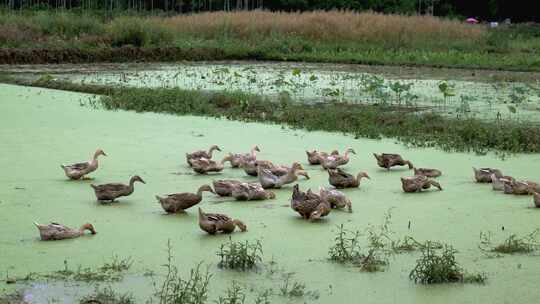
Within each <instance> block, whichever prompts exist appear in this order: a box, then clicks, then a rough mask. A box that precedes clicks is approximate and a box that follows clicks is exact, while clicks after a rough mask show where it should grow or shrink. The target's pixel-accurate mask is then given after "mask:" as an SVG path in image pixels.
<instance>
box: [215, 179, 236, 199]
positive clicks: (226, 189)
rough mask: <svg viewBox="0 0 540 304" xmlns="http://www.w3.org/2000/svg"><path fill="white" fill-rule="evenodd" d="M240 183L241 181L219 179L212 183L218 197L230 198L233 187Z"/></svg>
mask: <svg viewBox="0 0 540 304" xmlns="http://www.w3.org/2000/svg"><path fill="white" fill-rule="evenodd" d="M240 183H241V181H237V180H233V179H220V180H215V181H213V182H212V184H213V186H214V191H215V192H216V194H217V195H219V196H231V195H232V189H233V187H234V186H235V185H238V184H240Z"/></svg>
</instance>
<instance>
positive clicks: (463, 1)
mask: <svg viewBox="0 0 540 304" xmlns="http://www.w3.org/2000/svg"><path fill="white" fill-rule="evenodd" d="M1 1H2V2H3V3H2V4H3V6H4V7H5V8H8V9H25V8H33V9H36V8H41V9H73V8H77V9H82V10H90V9H104V10H137V11H153V10H161V11H165V12H176V13H191V12H202V11H232V10H253V9H267V10H273V11H309V10H332V9H347V10H358V11H365V10H371V11H375V12H381V13H398V14H428V15H436V16H450V17H476V18H479V19H480V20H484V21H502V20H504V19H506V18H510V19H512V20H514V21H540V14H537V13H535V12H536V10H535V5H534V2H536V1H526V0H513V1H510V0H474V1H471V0H1Z"/></svg>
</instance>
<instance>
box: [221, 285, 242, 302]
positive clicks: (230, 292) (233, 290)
mask: <svg viewBox="0 0 540 304" xmlns="http://www.w3.org/2000/svg"><path fill="white" fill-rule="evenodd" d="M245 301H246V293H245V291H244V288H242V286H240V285H239V284H238V282H236V281H232V284H231V286H229V288H227V293H226V295H225V296H220V297H219V298H218V300H217V301H216V304H244V303H245Z"/></svg>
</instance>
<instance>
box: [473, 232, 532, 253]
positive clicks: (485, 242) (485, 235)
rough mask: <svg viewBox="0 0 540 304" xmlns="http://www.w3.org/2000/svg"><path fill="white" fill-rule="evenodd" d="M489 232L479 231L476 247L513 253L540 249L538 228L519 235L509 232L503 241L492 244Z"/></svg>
mask: <svg viewBox="0 0 540 304" xmlns="http://www.w3.org/2000/svg"><path fill="white" fill-rule="evenodd" d="M492 236H493V234H492V233H491V232H480V244H479V245H478V247H479V248H480V249H481V250H482V251H484V252H487V253H500V254H515V253H530V252H533V251H536V250H538V249H540V241H539V237H540V229H535V230H534V231H532V232H530V233H528V234H525V235H522V236H519V235H517V234H510V236H508V237H507V238H506V239H505V240H504V241H502V242H501V243H499V244H497V245H494V244H493V240H492Z"/></svg>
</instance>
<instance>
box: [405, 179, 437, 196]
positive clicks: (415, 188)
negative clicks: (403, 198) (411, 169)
mask: <svg viewBox="0 0 540 304" xmlns="http://www.w3.org/2000/svg"><path fill="white" fill-rule="evenodd" d="M431 186H434V187H436V188H438V189H439V190H442V187H441V185H440V184H439V183H437V182H436V181H434V180H432V179H429V178H427V177H426V176H424V175H414V176H407V177H402V178H401V187H402V188H403V191H404V192H407V193H410V192H420V191H422V190H427V189H429V188H430V187H431Z"/></svg>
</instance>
